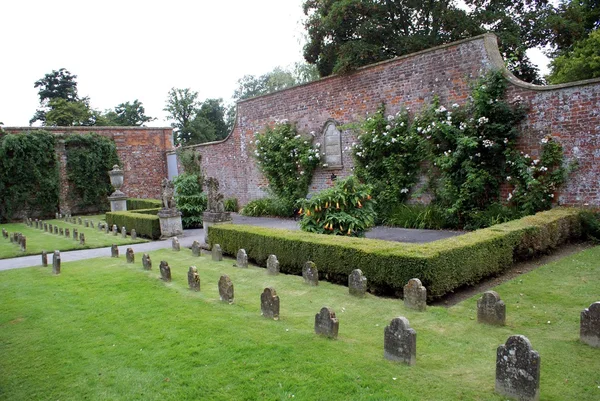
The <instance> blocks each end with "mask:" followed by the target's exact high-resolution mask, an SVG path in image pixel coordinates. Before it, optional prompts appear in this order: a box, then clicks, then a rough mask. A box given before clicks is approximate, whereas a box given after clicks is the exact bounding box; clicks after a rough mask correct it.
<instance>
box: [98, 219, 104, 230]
mask: <svg viewBox="0 0 600 401" xmlns="http://www.w3.org/2000/svg"><path fill="white" fill-rule="evenodd" d="M102 229H104V224H102V222H101V221H99V222H98V231H102Z"/></svg>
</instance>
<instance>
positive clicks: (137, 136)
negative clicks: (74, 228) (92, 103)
mask: <svg viewBox="0 0 600 401" xmlns="http://www.w3.org/2000/svg"><path fill="white" fill-rule="evenodd" d="M40 129H43V130H45V131H49V132H52V133H55V134H57V135H69V134H87V133H90V132H95V133H97V134H99V135H102V136H105V137H108V138H111V139H113V140H114V142H115V145H116V147H117V154H118V155H119V159H120V160H121V163H122V166H123V171H124V178H123V186H122V187H121V191H123V192H124V193H125V194H126V195H127V196H129V197H132V198H160V192H161V180H162V179H163V178H165V177H167V161H166V154H167V152H169V151H171V150H172V149H173V145H172V136H173V130H172V129H171V128H147V127H44V128H32V127H5V128H4V131H6V132H8V133H21V132H30V131H34V130H40ZM57 145H58V146H57V147H56V152H57V156H58V160H59V162H60V176H61V193H60V206H59V208H60V210H61V211H71V212H73V210H76V209H75V207H74V205H73V204H72V202H70V201H69V197H68V196H67V195H68V193H69V184H68V181H67V180H66V153H65V150H64V144H61V143H60V142H59V143H58V144H57Z"/></svg>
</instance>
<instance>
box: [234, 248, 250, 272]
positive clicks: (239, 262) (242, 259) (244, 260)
mask: <svg viewBox="0 0 600 401" xmlns="http://www.w3.org/2000/svg"><path fill="white" fill-rule="evenodd" d="M235 261H236V264H235V266H237V267H243V268H246V267H248V254H246V250H245V249H239V250H238V253H237V258H236V260H235Z"/></svg>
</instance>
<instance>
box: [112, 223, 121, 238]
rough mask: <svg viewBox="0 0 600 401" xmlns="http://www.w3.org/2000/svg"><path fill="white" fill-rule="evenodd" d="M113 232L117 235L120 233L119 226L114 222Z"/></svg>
mask: <svg viewBox="0 0 600 401" xmlns="http://www.w3.org/2000/svg"><path fill="white" fill-rule="evenodd" d="M112 233H113V235H114V236H115V237H116V236H117V235H118V234H119V228H118V227H117V225H116V224H113V226H112Z"/></svg>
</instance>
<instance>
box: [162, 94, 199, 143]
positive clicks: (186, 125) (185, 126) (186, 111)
mask: <svg viewBox="0 0 600 401" xmlns="http://www.w3.org/2000/svg"><path fill="white" fill-rule="evenodd" d="M197 108H198V92H194V91H192V90H190V89H189V88H185V89H176V88H171V90H170V91H169V95H168V97H167V104H166V106H165V108H164V109H163V110H164V111H166V112H167V113H168V114H167V118H168V119H169V120H174V122H173V123H171V126H172V127H173V128H175V132H174V133H173V135H174V137H175V143H177V144H179V143H183V144H189V143H190V141H191V140H192V135H191V131H190V125H191V122H192V121H193V120H194V116H195V114H196V109H197Z"/></svg>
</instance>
